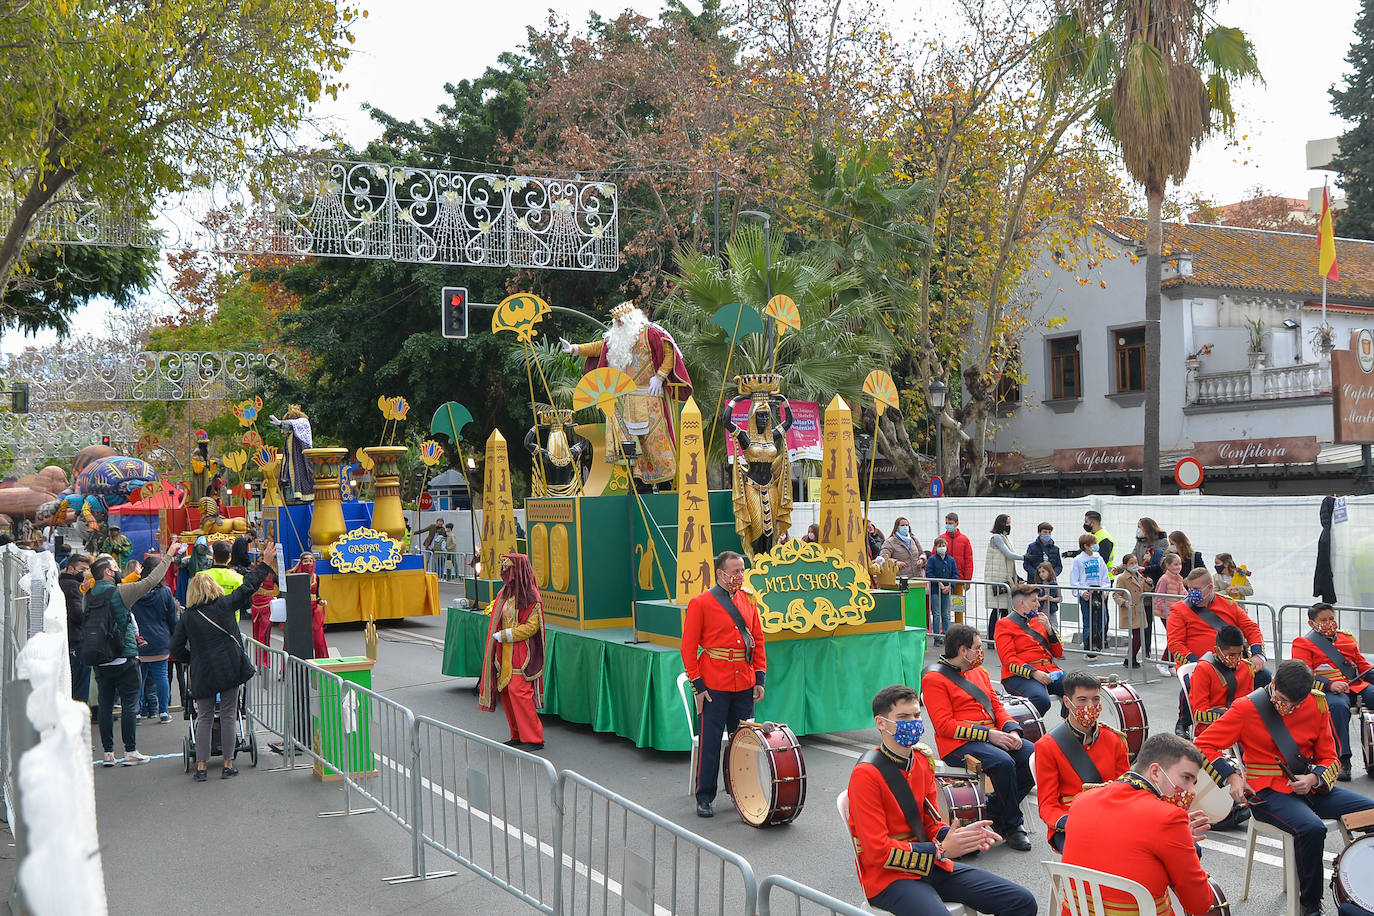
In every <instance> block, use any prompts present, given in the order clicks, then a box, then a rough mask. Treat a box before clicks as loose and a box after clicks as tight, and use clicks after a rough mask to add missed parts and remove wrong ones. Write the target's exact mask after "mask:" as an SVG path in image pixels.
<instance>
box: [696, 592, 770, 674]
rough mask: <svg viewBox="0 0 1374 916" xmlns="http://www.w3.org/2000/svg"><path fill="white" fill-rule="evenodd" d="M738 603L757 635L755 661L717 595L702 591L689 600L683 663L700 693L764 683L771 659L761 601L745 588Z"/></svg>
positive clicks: (747, 623) (751, 629)
mask: <svg viewBox="0 0 1374 916" xmlns="http://www.w3.org/2000/svg"><path fill="white" fill-rule="evenodd" d="M734 603H735V607H737V608H738V609H739V612H740V616H741V617H742V618H743V619H744V622H745V624H746V625H747V626H748V627H749V632H750V634H752V635H753V637H754V660H753V664H750V663H749V662H748V661H747V660H745V657H744V640H743V639H742V638H741V637H740V635H739V630H738V629H736V627H735V622H734V621H733V620H731V619H730V615H729V614H728V613H726V611H725V608H723V607H721V606H720V602H718V601H717V600H716V599H715V597H714V596H712V595H711V594H710V593H709V592H702V593H701V594H700V595H697V596H696V597H695V598H693V599H692V600H691V601H689V602H687V617H686V619H685V620H684V621H683V623H682V649H681V651H682V667H683V669H684V670H686V672H687V676H688V677H689V678H691V679H692V687H693V688H694V689H695V690H696V691H697V693H701V692H702V691H703V690H705V689H706V688H708V687H709V688H710V689H711V690H728V691H731V692H736V691H740V690H749V689H751V688H752V687H754V686H755V685H756V684H757V685H762V684H763V676H764V672H765V671H766V670H767V668H768V660H767V657H766V656H765V654H764V648H763V624H762V623H760V621H759V609H758V605H756V604H754V599H753V597H752V596H751V595H749V594H747V593H746V592H745V591H744V589H740V590H739V591H737V592H735V597H734ZM698 653H700V654H698Z"/></svg>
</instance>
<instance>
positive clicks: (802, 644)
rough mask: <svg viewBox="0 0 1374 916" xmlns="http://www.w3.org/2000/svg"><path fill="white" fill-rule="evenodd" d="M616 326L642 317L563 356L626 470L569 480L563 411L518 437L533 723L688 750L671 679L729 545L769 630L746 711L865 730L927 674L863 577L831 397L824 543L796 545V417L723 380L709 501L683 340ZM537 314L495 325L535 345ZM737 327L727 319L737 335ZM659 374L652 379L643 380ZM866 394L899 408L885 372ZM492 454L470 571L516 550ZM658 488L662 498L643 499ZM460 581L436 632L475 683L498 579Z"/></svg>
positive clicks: (504, 456) (773, 311)
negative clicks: (792, 445)
mask: <svg viewBox="0 0 1374 916" xmlns="http://www.w3.org/2000/svg"><path fill="white" fill-rule="evenodd" d="M529 298H534V297H529ZM775 299H776V300H786V297H775ZM789 303H790V300H788V301H787V302H770V303H769V308H768V309H767V310H765V311H766V314H768V315H769V316H770V317H772V318H774V319H775V320H780V322H781V323H782V324H783V325H784V327H788V326H795V325H788V324H787V322H788V321H789V320H792V321H796V320H799V318H798V316H797V315H796V306H795V304H792V305H791V309H790V311H789V310H788V309H787V308H786V306H787V305H788V304H789ZM540 304H542V303H540ZM543 308H544V309H547V306H546V305H545V306H543ZM727 308H731V309H734V308H738V309H740V310H741V311H742V312H747V313H749V314H752V319H753V322H756V323H757V324H758V326H759V329H760V331H762V330H763V322H762V320H761V319H760V318H759V315H758V313H757V312H754V311H753V310H752V309H749V308H748V307H747V306H743V305H738V306H729V307H727ZM633 311H634V313H637V312H638V310H633ZM627 315H629V316H630V323H636V322H638V324H639V336H638V337H637V338H636V339H634V340H633V342H632V344H631V346H630V347H629V348H628V352H629V358H628V359H625V358H624V356H623V352H624V350H625V349H626V348H625V347H623V346H622V347H620V349H621V350H622V353H619V354H618V353H615V352H611V353H610V357H611V358H610V363H611V365H607V351H615V350H616V349H617V346H616V345H617V340H616V335H615V330H614V328H613V330H612V331H610V332H608V333H607V336H606V339H605V340H604V341H598V342H593V343H592V344H590V345H588V344H583V345H580V346H568V347H566V348H565V352H569V353H571V354H572V355H575V356H580V357H584V358H586V359H587V360H588V365H587V369H588V371H587V373H586V375H585V376H584V377H583V379H582V382H581V384H579V385H578V387H577V390H576V392H575V394H574V398H573V407H575V408H587V407H596V408H599V409H600V410H601V411H602V413H603V415H604V418H605V425H604V430H605V432H604V433H603V434H598V435H595V436H593V435H592V430H590V429H588V428H586V427H577V428H576V430H575V433H576V434H578V435H582V436H583V437H584V438H586V439H587V440H588V441H595V440H600V441H601V442H602V443H605V444H604V446H603V447H605V448H606V449H607V454H606V456H605V458H606V461H607V463H608V464H609V465H610V466H611V467H617V466H618V470H619V474H618V475H612V476H611V479H610V481H609V483H608V484H607V485H606V486H605V488H604V489H600V490H597V491H593V490H591V489H590V488H589V487H588V486H587V485H586V482H583V483H582V484H581V485H580V486H579V484H578V477H577V475H576V473H574V474H573V476H572V477H571V478H569V477H568V474H567V472H568V468H569V467H570V466H572V467H573V468H574V469H575V468H576V465H577V461H576V459H577V458H578V454H576V453H575V452H574V448H575V446H574V444H572V440H571V439H570V437H569V433H570V432H573V428H572V427H571V414H572V411H566V410H565V411H561V412H560V411H558V410H554V409H546V410H545V413H544V417H543V420H542V421H537V424H538V423H540V422H542V423H543V426H544V427H545V428H544V429H540V428H538V425H537V427H536V430H532V431H531V434H530V436H529V437H527V439H526V444H527V445H528V444H529V443H530V442H534V443H536V444H540V445H539V448H538V450H532V451H533V458H534V462H535V466H536V470H535V473H534V474H533V475H532V477H533V479H534V493H533V495H531V496H530V498H529V499H527V500H526V502H525V523H526V528H527V532H526V533H527V550H528V553H529V556H530V560H531V563H532V565H533V567H534V570H535V577H536V581H537V582H538V585H539V588H540V594H541V597H542V600H543V608H544V621H545V628H546V633H547V637H546V639H547V644H546V647H545V652H546V658H547V661H546V666H545V675H544V683H545V695H544V713H545V714H546V715H557V716H559V717H561V718H563V719H565V720H567V721H570V722H576V723H581V724H587V725H590V726H591V727H592V728H594V729H595V730H597V731H603V732H611V733H614V734H616V735H620V736H622V737H625V738H628V739H630V740H631V741H633V742H634V743H635V744H636V745H638V746H640V747H651V748H655V749H658V750H674V751H683V750H690V749H691V747H692V726H691V724H690V721H689V717H688V715H687V714H686V706H685V703H686V697H685V695H684V693H683V692H682V687H681V685H680V683H679V678H680V677H681V676H682V675H683V666H682V660H681V655H680V650H679V646H680V642H681V638H682V628H683V621H684V617H685V612H686V606H687V602H688V601H689V600H690V599H691V598H692V597H693V596H695V595H697V594H699V593H700V592H701V591H703V590H704V589H706V588H707V587H709V586H710V585H712V584H713V583H714V570H713V565H712V560H713V557H714V556H715V554H716V553H718V552H719V551H721V550H735V551H739V552H741V553H743V554H744V555H745V557H746V559H747V560H751V565H750V566H749V568H748V570H747V572H746V580H745V587H746V588H748V589H750V590H751V591H752V592H753V593H754V595H755V597H756V599H757V601H758V603H759V609H760V616H761V619H762V623H763V629H764V632H765V634H766V642H767V652H768V690H767V692H766V695H765V697H764V699H763V700H762V701H761V702H760V704H759V705H758V708H757V709H756V718H757V719H758V720H759V721H761V722H762V721H764V720H773V721H776V722H779V723H786V724H787V725H788V726H789V727H790V728H791V730H792V731H793V732H794V733H795V734H797V735H805V734H814V733H820V732H833V731H844V730H850V729H859V728H868V727H871V726H872V721H873V720H872V713H871V708H870V707H871V699H872V695H873V692H874V690H876V689H878V688H880V687H882V686H885V685H887V684H893V683H908V684H914V683H918V682H919V679H920V673H921V668H922V664H923V661H924V658H923V656H924V647H925V631H924V629H919V628H913V627H908V626H907V624H906V620H905V619H904V612H903V603H902V595H901V594H900V593H899V592H897V591H895V590H884V589H875V588H873V587H872V586H871V585H870V582H871V577H870V570H869V567H868V560H867V553H866V549H865V546H864V531H865V525H864V523H863V520H864V517H865V513H864V505H863V500H862V499H861V497H860V473H859V468H858V467H857V461H856V455H855V449H854V415H853V412H852V410H851V407H850V406H849V405H848V404H847V403H846V402H845V401H844V399H843V398H841V397H839V396H835V397H834V398H833V399H832V400H831V402H830V403H829V405H828V406H827V407H826V408H825V411H824V421H823V443H824V445H823V455H822V458H823V462H822V469H821V473H822V482H821V495H820V525H819V527H820V535H819V542H818V543H803V542H802V541H800V540H798V539H797V538H795V537H792V536H791V534H792V532H791V529H790V513H791V500H792V483H793V481H792V474H791V469H790V467H789V462H788V456H787V447H786V438H785V437H786V433H787V426H788V425H789V423H790V416H791V411H790V410H789V406H788V401H787V398H786V396H785V394H784V393H783V392H782V390H781V382H782V379H781V377H780V376H779V375H777V374H774V373H772V372H768V373H755V374H747V375H739V376H735V377H734V380H735V387H736V388H737V395H736V396H735V397H734V398H733V399H732V403H731V406H732V407H733V408H734V409H733V410H731V411H730V412H729V413H728V414H727V415H729V416H732V417H736V416H738V417H741V419H742V420H743V422H734V421H732V422H731V423H730V424H728V426H727V430H728V432H729V434H730V435H731V437H732V440H733V449H732V451H733V453H734V455H735V460H734V462H733V469H732V486H731V489H729V490H709V489H708V486H707V478H706V460H707V459H706V456H707V453H708V451H709V447H708V445H707V443H706V442H705V441H704V434H703V422H702V414H701V411H700V409H699V407H698V405H697V403H696V401H695V400H694V399H693V398H692V396H691V383H690V380H689V379H688V378H687V375H686V371H685V367H683V366H682V365H681V360H680V356H677V355H675V354H676V344H675V343H673V342H672V339H671V337H670V336H668V335H667V332H666V331H663V329H661V328H658V327H657V326H656V325H652V324H649V323H648V322H647V321H641V320H640V319H638V318H635V317H634V316H633V314H632V313H630V312H628V311H626V310H623V309H618V310H617V311H616V312H614V313H613V317H614V318H615V320H616V326H617V327H618V326H620V324H621V322H622V321H624V319H625V318H626V316H627ZM539 317H541V316H540V315H539V313H538V306H536V307H535V309H534V310H533V318H532V319H531V318H530V310H526V311H525V312H522V318H523V322H522V323H519V324H518V326H516V325H515V324H513V323H512V322H509V321H503V315H502V313H501V311H500V310H498V312H497V314H496V316H494V318H493V331H494V332H496V333H500V332H503V331H514V332H515V333H517V334H520V335H521V339H522V341H523V342H525V343H526V344H527V346H528V341H529V340H530V339H531V338H532V337H533V336H534V333H535V330H534V324H535V323H537V321H538V319H539ZM641 318H642V316H641ZM742 323H743V322H741V321H740V320H738V316H737V318H736V320H735V321H734V322H733V325H732V328H733V329H735V330H737V329H738V328H739V327H740V325H741V324H742ZM660 335H661V337H660ZM662 338H666V340H664V339H662ZM734 342H735V341H734V339H733V338H732V339H731V344H732V345H733V343H734ZM668 345H671V347H672V351H673V354H668V353H667V352H666V347H667V346H668ZM646 365H647V367H648V371H647V372H646V371H645V366H646ZM620 366H624V367H625V368H623V369H622V368H620ZM727 370H728V366H727ZM653 375H657V376H658V377H659V378H660V379H661V383H660V384H659V385H652V384H649V383H646V379H649V378H650V376H653ZM531 388H533V382H531ZM864 390H865V391H866V392H867V393H868V394H870V395H871V396H873V397H874V399H875V401H878V402H879V403H881V404H883V405H884V406H895V403H896V390H895V386H893V385H892V381H891V379H890V378H889V377H888V376H887V374H886V373H884V372H881V371H878V372H875V373H873V374H872V375H871V376H870V378H869V382H868V383H867V384H866V385H865V389H864ZM532 396H533V392H532ZM550 399H551V396H550ZM660 421H662V422H660ZM541 443H551V444H552V446H553V447H551V448H545V447H544V446H543V445H542V444H541ZM550 456H552V457H554V458H555V459H556V460H555V461H552V462H550V461H549V458H550ZM485 458H486V462H485V469H484V472H485V473H484V484H485V486H484V490H483V499H484V509H483V512H482V522H481V532H480V533H481V568H482V569H483V570H495V569H497V568H498V561H499V557H500V556H501V555H502V554H504V553H507V552H510V551H512V550H514V549H515V547H516V541H515V524H514V502H513V495H512V493H511V489H510V456H509V453H508V450H507V443H506V441H505V439H504V437H502V436H501V434H500V433H499V432H493V433H491V435H490V437H489V438H488V439H487V442H486V451H485ZM541 462H543V463H544V467H543V468H542V469H540V467H539V465H540V463H541ZM590 480H591V475H590V474H588V475H587V481H590ZM555 481H557V482H556V483H555ZM617 481H619V483H620V485H619V486H617ZM665 481H666V482H667V483H669V484H671V485H672V486H673V491H672V492H654V491H656V490H659V489H661V488H662V486H663V484H664V482H665ZM466 584H467V597H468V599H469V603H470V606H469V607H464V608H460V607H450V608H449V609H448V619H447V628H446V634H445V644H444V659H443V673H444V674H446V675H451V676H456V677H474V676H477V675H478V674H479V673H480V670H481V663H482V647H483V643H484V641H485V639H486V634H487V630H488V623H487V619H486V617H485V614H484V611H483V609H484V608H485V607H486V606H487V605H488V604H489V603H490V602H491V600H492V597H493V595H494V594H495V592H496V591H497V590H499V588H500V586H501V583H500V581H499V580H495V579H488V578H482V577H480V576H478V577H474V578H470V579H468V580H466Z"/></svg>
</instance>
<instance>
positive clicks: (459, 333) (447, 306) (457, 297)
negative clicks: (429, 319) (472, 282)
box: [440, 286, 468, 340]
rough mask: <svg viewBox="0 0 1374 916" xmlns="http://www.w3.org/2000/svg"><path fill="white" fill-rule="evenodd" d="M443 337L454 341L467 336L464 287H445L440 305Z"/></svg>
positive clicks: (465, 290) (464, 338)
mask: <svg viewBox="0 0 1374 916" xmlns="http://www.w3.org/2000/svg"><path fill="white" fill-rule="evenodd" d="M440 313H441V326H442V331H443V335H444V336H445V337H451V338H454V339H456V340H466V339H467V336H468V290H467V287H465V286H445V287H444V291H443V298H442V303H441V305H440Z"/></svg>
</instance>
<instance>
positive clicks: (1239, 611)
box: [1165, 595, 1264, 665]
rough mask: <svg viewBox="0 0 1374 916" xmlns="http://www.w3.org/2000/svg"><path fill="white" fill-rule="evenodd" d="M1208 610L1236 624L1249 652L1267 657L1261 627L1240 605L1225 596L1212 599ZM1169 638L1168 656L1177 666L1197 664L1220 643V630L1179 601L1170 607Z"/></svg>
mask: <svg viewBox="0 0 1374 916" xmlns="http://www.w3.org/2000/svg"><path fill="white" fill-rule="evenodd" d="M1208 608H1209V609H1211V610H1213V611H1215V612H1216V614H1217V616H1218V617H1220V618H1221V619H1222V621H1223V622H1224V623H1230V624H1235V625H1236V626H1238V627H1240V632H1241V634H1242V635H1244V637H1245V644H1246V645H1247V646H1249V647H1250V651H1251V652H1253V653H1255V654H1258V655H1263V654H1264V635H1263V634H1261V633H1260V628H1259V624H1257V623H1255V621H1254V620H1253V619H1251V617H1250V615H1249V614H1247V613H1245V610H1244V609H1243V608H1242V607H1241V606H1240V605H1239V604H1236V603H1235V602H1234V601H1232V600H1231V599H1230V598H1227V597H1226V596H1224V595H1217V596H1216V597H1214V598H1213V599H1212V603H1211V604H1209V605H1208ZM1165 633H1166V634H1167V636H1168V639H1169V653H1170V654H1171V655H1173V657H1174V662H1175V663H1176V664H1180V665H1182V664H1185V663H1187V662H1195V661H1197V660H1198V659H1200V658H1202V656H1204V655H1206V654H1207V653H1208V652H1211V651H1212V648H1213V647H1214V646H1215V645H1216V644H1217V631H1216V630H1214V629H1212V628H1211V627H1210V626H1209V625H1208V624H1207V623H1205V622H1204V621H1203V620H1202V618H1201V617H1199V616H1198V615H1197V614H1196V613H1195V612H1194V611H1193V607H1192V605H1190V604H1189V603H1188V602H1187V601H1176V602H1174V603H1173V604H1172V605H1170V606H1169V622H1168V624H1167V625H1166V627H1165Z"/></svg>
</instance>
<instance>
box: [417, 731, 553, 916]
mask: <svg viewBox="0 0 1374 916" xmlns="http://www.w3.org/2000/svg"><path fill="white" fill-rule="evenodd" d="M414 729H415V731H414V735H415V764H414V771H413V773H414V776H413V778H412V780H411V786H412V790H413V791H414V793H415V801H414V804H415V811H416V817H415V822H416V823H417V824H418V825H420V826H419V827H418V829H417V831H416V833H415V840H416V844H417V848H416V854H417V857H418V858H417V868H418V870H419V873H420V874H423V873H424V867H425V865H424V853H425V848H426V847H428V848H430V849H434V850H436V851H438V852H440V853H442V854H443V855H445V856H448V857H449V858H450V859H452V860H453V861H455V862H457V863H459V864H460V865H463V866H465V867H466V868H469V869H471V870H472V871H475V872H477V873H478V874H479V875H482V876H483V877H484V878H486V879H487V880H489V881H491V882H493V883H495V884H496V885H497V886H499V887H501V888H504V889H505V890H507V891H509V892H510V893H511V894H513V895H514V896H516V897H518V898H519V899H521V900H523V901H525V902H526V903H528V904H529V905H530V906H533V907H535V908H536V909H538V910H539V911H540V912H543V913H559V912H561V911H562V882H561V881H560V880H559V868H560V865H561V862H560V859H561V856H560V853H561V850H562V839H561V830H562V826H563V821H562V814H563V812H562V809H561V807H560V805H559V795H558V773H557V771H555V770H554V768H553V764H551V763H549V761H547V760H545V759H544V758H542V757H536V756H535V755H534V754H530V753H526V752H525V751H521V750H516V749H514V748H511V747H507V746H506V745H504V744H501V743H499V742H496V741H492V740H490V739H488V738H483V737H481V736H479V735H474V734H472V733H470V732H465V731H463V730H462V729H460V728H455V727H453V726H452V725H448V724H447V723H444V722H440V721H438V720H436V719H430V718H428V717H426V716H417V717H416V718H415V725H414Z"/></svg>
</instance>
